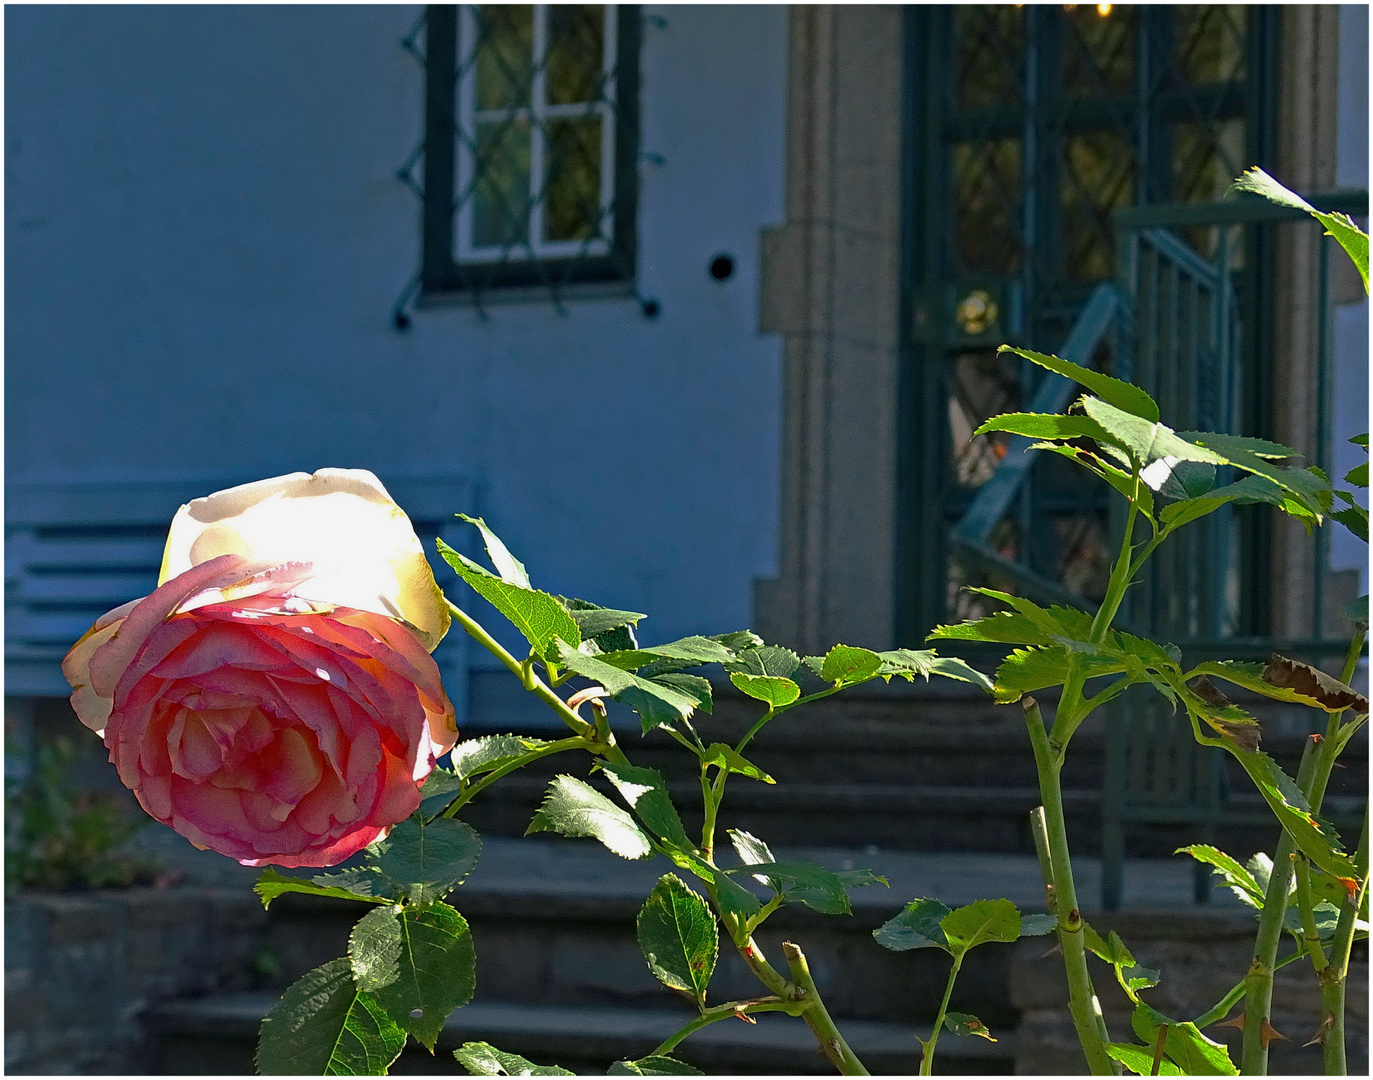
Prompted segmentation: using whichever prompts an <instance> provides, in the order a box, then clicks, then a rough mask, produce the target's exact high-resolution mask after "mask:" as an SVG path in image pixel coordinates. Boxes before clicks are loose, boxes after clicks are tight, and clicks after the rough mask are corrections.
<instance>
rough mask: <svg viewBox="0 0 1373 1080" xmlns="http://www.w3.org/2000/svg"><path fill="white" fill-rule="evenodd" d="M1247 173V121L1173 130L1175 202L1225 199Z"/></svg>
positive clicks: (1180, 127)
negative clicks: (1240, 175)
mask: <svg viewBox="0 0 1373 1080" xmlns="http://www.w3.org/2000/svg"><path fill="white" fill-rule="evenodd" d="M1243 169H1244V121H1243V120H1222V121H1220V122H1218V123H1215V124H1178V125H1177V126H1176V127H1174V128H1173V198H1174V200H1176V201H1178V202H1212V201H1215V200H1217V199H1220V198H1223V197H1224V196H1225V194H1226V192H1227V191H1228V190H1229V189H1230V185H1231V184H1232V183H1233V182H1234V180H1235V177H1237V176H1239V174H1240V173H1241V172H1242V171H1243Z"/></svg>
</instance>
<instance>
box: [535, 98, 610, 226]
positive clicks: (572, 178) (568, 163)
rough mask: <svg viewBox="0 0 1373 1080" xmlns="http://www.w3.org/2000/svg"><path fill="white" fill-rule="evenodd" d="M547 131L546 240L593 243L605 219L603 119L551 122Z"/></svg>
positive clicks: (590, 117) (588, 117)
mask: <svg viewBox="0 0 1373 1080" xmlns="http://www.w3.org/2000/svg"><path fill="white" fill-rule="evenodd" d="M545 131H546V141H545V143H544V154H545V155H546V158H545V160H546V161H547V162H548V172H547V181H546V183H547V186H546V187H545V189H544V190H545V202H544V218H543V222H544V230H543V231H544V239H545V240H550V241H552V240H589V239H590V238H591V237H593V236H595V235H596V234H597V224H598V222H599V221H600V217H601V118H600V117H599V116H580V117H576V118H574V119H568V120H550V121H549V122H548V126H547V128H546V129H545Z"/></svg>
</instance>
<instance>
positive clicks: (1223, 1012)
mask: <svg viewBox="0 0 1373 1080" xmlns="http://www.w3.org/2000/svg"><path fill="white" fill-rule="evenodd" d="M1305 955H1306V951H1305V950H1304V949H1298V950H1297V951H1296V952H1294V953H1293V954H1292V955H1291V956H1289V957H1287V958H1286V959H1284V960H1279V961H1278V962H1277V963H1276V964H1274V965H1273V970H1274V971H1281V970H1282V969H1283V968H1285V967H1286V966H1287V965H1288V964H1291V963H1293V962H1295V961H1297V960H1300V959H1301V958H1302V957H1303V956H1305ZM1248 985H1249V981H1248V980H1247V979H1241V980H1240V981H1239V982H1237V983H1235V985H1234V986H1232V987H1231V988H1230V992H1229V993H1227V994H1226V995H1225V996H1224V997H1223V998H1221V999H1220V1000H1219V1001H1218V1002H1216V1003H1215V1004H1214V1005H1213V1006H1211V1008H1209V1009H1207V1010H1206V1011H1205V1012H1204V1013H1202V1014H1201V1015H1200V1016H1198V1017H1197V1018H1196V1019H1195V1020H1193V1021H1192V1023H1194V1024H1196V1026H1197V1027H1198V1028H1204V1027H1210V1026H1211V1025H1212V1024H1214V1023H1216V1022H1217V1021H1219V1020H1224V1019H1225V1017H1226V1016H1228V1015H1229V1013H1230V1010H1231V1009H1233V1008H1234V1007H1235V1002H1237V1001H1239V999H1240V998H1242V997H1244V988H1245V987H1246V986H1248Z"/></svg>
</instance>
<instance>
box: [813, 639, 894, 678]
mask: <svg viewBox="0 0 1373 1080" xmlns="http://www.w3.org/2000/svg"><path fill="white" fill-rule="evenodd" d="M881 670H882V658H881V657H880V656H878V655H877V654H876V653H875V652H873V651H872V650H871V649H857V648H854V647H853V646H852V645H836V646H834V648H832V649H830V651H829V652H827V653H826V654H825V662H824V663H823V664H822V665H821V666H820V678H822V679H824V680H825V681H826V682H832V683H844V684H846V685H847V684H852V683H860V682H864V681H866V680H867V679H871V678H872V677H873V676H874V675H876V674H877V673H878V672H879V671H881Z"/></svg>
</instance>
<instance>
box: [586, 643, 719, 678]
mask: <svg viewBox="0 0 1373 1080" xmlns="http://www.w3.org/2000/svg"><path fill="white" fill-rule="evenodd" d="M597 659H598V660H600V661H601V662H602V663H605V664H613V665H614V666H615V667H617V668H620V669H621V670H623V671H637V670H638V669H639V668H642V667H645V666H646V665H648V664H652V663H654V662H655V661H661V660H669V661H672V662H673V663H672V666H673V667H674V669H677V670H680V668H681V667H699V666H700V665H702V664H723V663H728V662H731V661H733V660H734V653H733V652H731V651H730V650H729V649H727V648H725V647H724V646H723V645H721V644H720V643H719V642H718V641H712V640H711V639H710V638H706V637H700V636H699V635H697V636H695V637H687V638H682V639H681V640H680V641H670V642H668V643H667V644H666V645H651V646H644V647H642V648H638V649H628V650H622V651H617V652H606V653H601V654H600V655H599V656H598V657H597Z"/></svg>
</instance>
